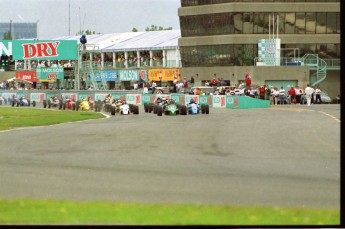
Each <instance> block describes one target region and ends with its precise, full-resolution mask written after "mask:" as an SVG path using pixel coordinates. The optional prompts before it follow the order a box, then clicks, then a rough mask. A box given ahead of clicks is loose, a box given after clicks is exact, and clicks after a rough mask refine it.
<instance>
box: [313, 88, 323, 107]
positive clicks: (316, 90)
mask: <svg viewBox="0 0 345 229" xmlns="http://www.w3.org/2000/svg"><path fill="white" fill-rule="evenodd" d="M315 94H316V99H315V103H317V101H319V103H320V104H321V103H322V101H321V90H320V86H318V87H317V88H316V89H315Z"/></svg>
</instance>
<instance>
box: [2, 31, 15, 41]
mask: <svg viewBox="0 0 345 229" xmlns="http://www.w3.org/2000/svg"><path fill="white" fill-rule="evenodd" d="M12 39H13V37H12V34H11V32H10V31H7V32H5V33H4V40H12Z"/></svg>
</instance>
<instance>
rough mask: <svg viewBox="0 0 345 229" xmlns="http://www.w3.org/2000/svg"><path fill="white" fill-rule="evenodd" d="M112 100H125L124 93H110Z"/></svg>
mask: <svg viewBox="0 0 345 229" xmlns="http://www.w3.org/2000/svg"><path fill="white" fill-rule="evenodd" d="M111 96H112V97H113V99H119V100H126V94H124V93H111Z"/></svg>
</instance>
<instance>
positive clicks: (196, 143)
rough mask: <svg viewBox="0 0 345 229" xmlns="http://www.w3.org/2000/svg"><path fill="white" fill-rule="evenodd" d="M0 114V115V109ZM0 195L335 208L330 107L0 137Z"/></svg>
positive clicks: (335, 132) (214, 113) (96, 124)
mask: <svg viewBox="0 0 345 229" xmlns="http://www.w3.org/2000/svg"><path fill="white" fill-rule="evenodd" d="M0 111H1V110H0ZM0 146H1V149H0V187H1V188H0V198H36V199H65V200H75V201H114V202H139V203H191V204H203V205H232V206H279V207H283V206H284V207H286V206H289V207H305V208H340V105H336V104H331V105H313V106H311V107H307V106H305V105H303V106H302V105H286V106H285V105H284V106H279V105H278V106H272V107H271V108H267V109H243V110H229V109H216V108H214V109H210V114H209V115H201V114H200V115H194V116H192V115H187V116H174V117H173V116H164V115H163V116H162V117H158V116H156V115H154V114H148V113H144V110H143V107H142V106H141V107H140V114H139V115H136V116H134V115H129V116H120V115H118V114H116V115H115V116H112V117H110V118H105V119H101V120H92V121H85V122H77V123H68V124H61V125H54V126H47V127H30V128H21V129H16V130H10V131H3V132H0Z"/></svg>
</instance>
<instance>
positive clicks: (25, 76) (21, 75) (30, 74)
mask: <svg viewBox="0 0 345 229" xmlns="http://www.w3.org/2000/svg"><path fill="white" fill-rule="evenodd" d="M16 79H22V80H26V81H30V82H37V79H36V72H35V71H22V72H16Z"/></svg>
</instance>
